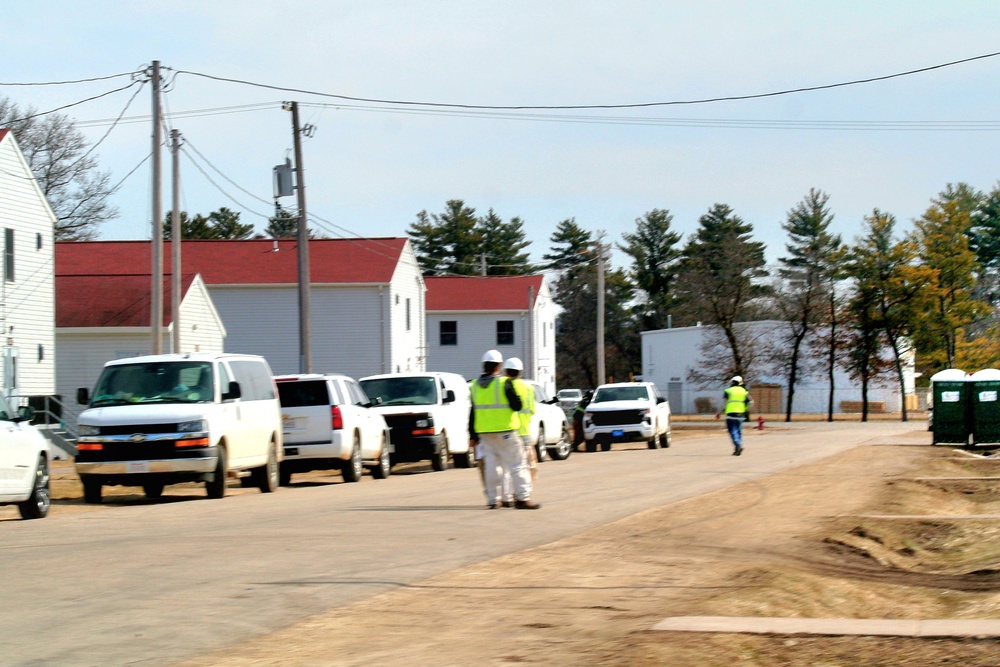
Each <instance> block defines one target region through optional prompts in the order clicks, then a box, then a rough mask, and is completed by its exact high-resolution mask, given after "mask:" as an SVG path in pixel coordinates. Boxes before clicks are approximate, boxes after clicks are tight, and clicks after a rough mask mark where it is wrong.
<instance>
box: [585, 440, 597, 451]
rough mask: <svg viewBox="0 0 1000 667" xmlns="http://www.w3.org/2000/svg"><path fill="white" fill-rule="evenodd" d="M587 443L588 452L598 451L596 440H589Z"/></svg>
mask: <svg viewBox="0 0 1000 667" xmlns="http://www.w3.org/2000/svg"><path fill="white" fill-rule="evenodd" d="M586 442H587V451H588V452H596V451H597V441H596V440H587V441H586Z"/></svg>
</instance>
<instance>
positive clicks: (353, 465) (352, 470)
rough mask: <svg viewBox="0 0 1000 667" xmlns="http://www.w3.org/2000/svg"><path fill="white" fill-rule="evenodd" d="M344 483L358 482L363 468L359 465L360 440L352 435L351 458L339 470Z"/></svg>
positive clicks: (355, 435)
mask: <svg viewBox="0 0 1000 667" xmlns="http://www.w3.org/2000/svg"><path fill="white" fill-rule="evenodd" d="M341 472H342V473H343V475H344V481H345V482H360V481H361V475H362V473H363V472H364V467H363V466H362V465H361V438H360V437H358V434H357V433H355V434H354V447H353V448H352V449H351V458H350V459H348V460H347V461H344V467H343V468H341Z"/></svg>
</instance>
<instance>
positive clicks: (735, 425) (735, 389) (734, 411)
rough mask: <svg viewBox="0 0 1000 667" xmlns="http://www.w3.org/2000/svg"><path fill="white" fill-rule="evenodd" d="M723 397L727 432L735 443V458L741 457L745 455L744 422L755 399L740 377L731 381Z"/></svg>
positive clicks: (737, 376)
mask: <svg viewBox="0 0 1000 667" xmlns="http://www.w3.org/2000/svg"><path fill="white" fill-rule="evenodd" d="M723 396H724V397H725V401H726V430H728V431H729V437H730V438H731V439H732V441H733V456H739V455H740V454H742V453H743V422H744V421H746V419H747V414H748V413H749V411H750V406H751V405H753V399H752V398H750V392H748V391H747V390H746V387H744V386H743V378H742V377H741V376H739V375H736V376H734V377H733V379H732V380H730V381H729V387H728V388H727V389H726V390H725V391H724V392H723Z"/></svg>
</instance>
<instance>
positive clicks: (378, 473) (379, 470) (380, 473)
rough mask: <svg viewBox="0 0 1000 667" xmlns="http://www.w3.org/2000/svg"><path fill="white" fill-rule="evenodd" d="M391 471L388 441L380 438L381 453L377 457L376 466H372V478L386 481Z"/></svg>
mask: <svg viewBox="0 0 1000 667" xmlns="http://www.w3.org/2000/svg"><path fill="white" fill-rule="evenodd" d="M391 471H392V466H391V465H389V440H388V438H386V437H385V435H383V436H382V451H381V452H380V453H379V455H378V465H375V466H372V477H374V478H375V479H386V478H387V477H388V476H389V473H390V472H391Z"/></svg>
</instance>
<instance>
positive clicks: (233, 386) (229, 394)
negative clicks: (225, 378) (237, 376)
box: [222, 380, 243, 401]
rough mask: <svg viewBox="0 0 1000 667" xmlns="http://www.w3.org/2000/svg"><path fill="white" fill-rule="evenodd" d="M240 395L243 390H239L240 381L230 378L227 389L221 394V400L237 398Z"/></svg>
mask: <svg viewBox="0 0 1000 667" xmlns="http://www.w3.org/2000/svg"><path fill="white" fill-rule="evenodd" d="M242 395H243V392H242V391H241V390H240V383H239V382H237V381H236V380H230V381H229V390H228V391H226V392H224V393H223V394H222V400H224V401H232V400H235V399H237V398H239V397H240V396H242Z"/></svg>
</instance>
